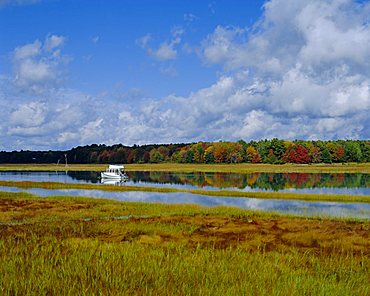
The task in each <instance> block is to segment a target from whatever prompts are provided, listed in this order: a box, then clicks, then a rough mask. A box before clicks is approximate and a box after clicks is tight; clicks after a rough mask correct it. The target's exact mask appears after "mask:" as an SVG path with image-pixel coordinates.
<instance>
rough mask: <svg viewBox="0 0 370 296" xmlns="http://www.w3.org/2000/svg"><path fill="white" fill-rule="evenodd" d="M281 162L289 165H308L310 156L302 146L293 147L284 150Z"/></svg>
mask: <svg viewBox="0 0 370 296" xmlns="http://www.w3.org/2000/svg"><path fill="white" fill-rule="evenodd" d="M283 160H284V161H285V162H289V163H309V162H310V156H309V154H308V150H307V149H306V148H305V147H304V146H302V145H299V144H298V145H295V146H292V147H290V148H288V149H287V150H286V152H285V153H284V155H283Z"/></svg>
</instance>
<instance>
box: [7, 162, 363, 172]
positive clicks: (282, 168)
mask: <svg viewBox="0 0 370 296" xmlns="http://www.w3.org/2000/svg"><path fill="white" fill-rule="evenodd" d="M124 165H125V168H126V170H127V171H145V172H156V171H158V172H182V173H192V172H205V173H333V174H334V173H339V174H340V173H364V174H370V163H368V162H367V163H343V164H281V165H278V164H249V163H241V164H179V163H158V164H154V163H153V164H127V165H126V164H124ZM106 167H107V164H69V165H68V166H65V165H64V164H59V165H57V164H34V163H32V164H26V163H25V164H0V171H10V170H15V171H103V170H105V168H106Z"/></svg>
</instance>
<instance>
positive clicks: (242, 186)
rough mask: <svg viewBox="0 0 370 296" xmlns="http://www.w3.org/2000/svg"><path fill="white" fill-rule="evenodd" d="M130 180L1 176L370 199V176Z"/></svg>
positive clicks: (144, 176)
mask: <svg viewBox="0 0 370 296" xmlns="http://www.w3.org/2000/svg"><path fill="white" fill-rule="evenodd" d="M127 174H128V175H129V180H128V181H127V182H124V183H120V182H116V181H106V182H102V181H101V180H100V178H99V176H100V174H99V173H98V172H30V171H26V172H16V171H7V172H0V180H12V181H35V182H62V183H95V184H114V185H120V186H156V187H171V188H179V189H197V188H198V189H199V188H201V189H206V190H221V189H224V190H238V191H246V192H248V191H249V192H253V191H265V192H266V191H267V192H297V193H315V194H320V193H326V194H350V195H370V174H306V173H279V174H277V173H252V174H235V173H170V172H128V173H127Z"/></svg>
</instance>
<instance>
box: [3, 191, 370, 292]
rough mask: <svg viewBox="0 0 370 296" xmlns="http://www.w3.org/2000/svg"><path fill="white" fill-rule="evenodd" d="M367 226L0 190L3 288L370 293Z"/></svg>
mask: <svg viewBox="0 0 370 296" xmlns="http://www.w3.org/2000/svg"><path fill="white" fill-rule="evenodd" d="M123 216H124V217H125V218H124V219H122V217H123ZM87 217H89V218H90V219H86V218H87ZM120 217H121V218H120ZM369 235H370V224H369V221H368V220H350V219H347V220H342V219H317V218H297V217H288V216H283V215H274V214H271V213H256V212H252V211H244V210H241V209H232V208H224V207H220V208H205V207H200V206H185V205H164V204H145V203H121V202H116V201H109V200H96V199H88V198H79V197H50V198H40V197H37V196H35V195H30V194H25V193H6V192H0V275H1V276H0V294H1V295H60V294H61V295H369V293H370V290H369V285H368V281H369V277H368V276H369V267H370V260H369V255H370V241H369Z"/></svg>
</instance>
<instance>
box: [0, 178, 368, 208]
mask: <svg viewBox="0 0 370 296" xmlns="http://www.w3.org/2000/svg"><path fill="white" fill-rule="evenodd" d="M0 186H7V187H18V188H43V189H94V190H105V191H122V192H124V191H144V192H163V193H171V192H183V193H190V194H200V195H207V196H226V197H250V198H261V199H289V200H304V201H339V202H363V203H369V202H370V196H369V195H345V194H310V193H290V192H242V191H233V190H219V191H215V190H202V189H178V188H162V187H150V186H114V185H104V186H102V185H94V184H76V183H58V182H31V181H0Z"/></svg>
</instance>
